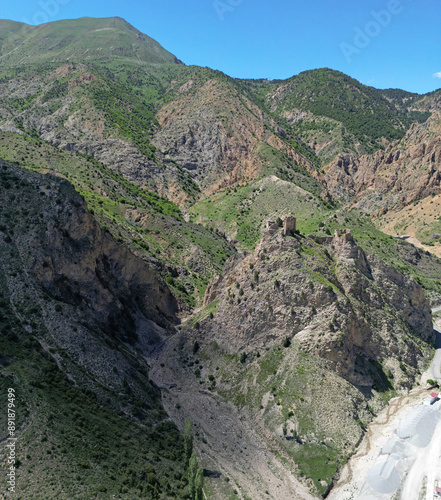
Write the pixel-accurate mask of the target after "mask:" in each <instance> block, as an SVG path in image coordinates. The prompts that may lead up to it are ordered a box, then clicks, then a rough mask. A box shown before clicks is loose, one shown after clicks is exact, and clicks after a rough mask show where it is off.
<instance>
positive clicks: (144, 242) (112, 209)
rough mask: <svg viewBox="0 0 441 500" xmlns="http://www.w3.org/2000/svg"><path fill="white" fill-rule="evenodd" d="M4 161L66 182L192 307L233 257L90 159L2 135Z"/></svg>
mask: <svg viewBox="0 0 441 500" xmlns="http://www.w3.org/2000/svg"><path fill="white" fill-rule="evenodd" d="M0 158H4V159H5V160H8V161H12V162H16V163H17V164H19V165H20V166H23V167H25V168H27V169H29V170H33V171H37V172H51V173H52V172H55V173H57V174H60V175H62V176H63V177H65V178H66V179H68V180H69V181H70V182H71V183H72V184H73V185H74V186H75V188H76V189H77V191H78V192H79V193H80V194H81V195H82V196H84V198H85V200H86V202H87V204H88V206H89V209H90V210H91V211H92V213H94V215H95V217H96V218H97V220H98V221H99V222H100V224H101V226H102V227H103V228H105V229H106V230H107V231H109V232H110V233H111V234H112V235H113V236H114V237H115V238H116V239H117V240H118V241H120V242H121V243H123V244H126V245H127V246H129V247H130V248H131V249H132V250H133V251H134V252H135V253H137V254H139V255H141V256H143V257H144V258H145V259H147V260H148V261H149V262H150V264H151V265H152V266H154V267H155V268H156V269H158V271H159V273H160V274H161V275H162V276H163V278H164V279H165V280H166V281H167V283H168V284H169V285H170V286H171V287H172V288H173V290H174V292H175V293H176V294H177V295H178V296H179V297H180V298H181V299H182V300H183V301H184V302H186V303H188V304H189V305H191V306H194V305H196V303H197V301H198V300H200V299H201V297H203V294H204V291H205V287H206V285H207V284H208V282H209V281H210V279H211V278H212V277H213V276H214V275H215V274H217V273H218V272H220V271H221V269H222V267H223V264H224V263H225V262H226V260H227V259H228V258H229V257H230V256H231V255H233V254H234V253H235V249H234V248H233V247H232V246H231V244H229V243H228V242H227V241H226V240H225V238H224V237H223V236H222V235H220V234H218V233H216V232H213V231H210V230H208V229H206V228H204V227H202V226H200V225H197V224H193V223H189V222H186V221H185V220H184V219H183V217H182V213H181V211H180V210H179V208H178V207H177V206H176V205H174V204H173V203H171V202H170V201H168V200H166V199H164V198H161V197H159V196H158V195H157V194H155V193H153V192H151V191H147V190H144V189H140V188H139V187H137V186H135V185H133V184H131V183H130V182H128V181H126V180H125V179H124V178H122V177H121V176H120V175H118V174H116V173H115V172H112V171H111V170H109V169H108V168H105V167H104V166H103V165H101V164H100V163H98V162H97V161H96V160H94V159H92V158H89V157H85V156H83V155H81V154H78V153H73V152H69V151H64V150H61V151H60V150H57V149H55V148H54V147H52V146H51V145H49V144H47V143H45V142H43V141H41V140H40V139H36V138H32V137H28V136H19V135H17V134H11V133H0Z"/></svg>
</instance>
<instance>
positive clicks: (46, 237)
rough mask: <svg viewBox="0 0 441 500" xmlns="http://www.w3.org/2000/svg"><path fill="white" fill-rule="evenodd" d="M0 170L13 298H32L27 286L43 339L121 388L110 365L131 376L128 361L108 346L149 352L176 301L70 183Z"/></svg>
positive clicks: (13, 169) (6, 167) (6, 259)
mask: <svg viewBox="0 0 441 500" xmlns="http://www.w3.org/2000/svg"><path fill="white" fill-rule="evenodd" d="M2 165H3V166H2V167H1V168H0V176H1V178H2V184H1V187H0V196H1V198H2V204H1V206H2V211H1V218H2V225H1V227H2V232H1V234H2V236H1V243H0V245H1V248H0V249H1V252H2V255H3V256H4V264H3V265H4V266H5V269H9V270H10V272H11V275H10V276H9V278H8V289H9V293H10V295H11V296H12V297H13V301H14V300H16V301H19V300H24V299H23V294H24V295H26V296H29V293H26V288H29V290H31V291H35V296H34V297H33V299H32V300H34V301H35V302H36V303H37V304H38V305H39V307H41V308H42V315H43V317H44V318H45V320H44V323H45V328H47V329H48V331H50V332H51V335H52V336H53V337H52V339H48V338H46V339H45V341H46V342H48V343H49V345H51V344H50V343H51V342H54V339H55V343H56V344H57V345H58V347H62V348H63V349H66V351H67V352H68V353H69V355H70V356H71V357H72V358H73V359H74V360H75V361H76V362H77V363H78V364H79V365H81V366H83V367H84V368H85V369H86V370H89V371H90V372H91V373H93V374H94V376H96V377H97V378H98V379H101V380H103V381H105V382H106V383H107V384H111V385H115V386H119V385H121V383H122V378H121V375H117V373H116V372H114V371H112V363H116V365H117V366H118V365H119V369H120V370H121V372H122V373H124V372H127V373H129V372H130V371H131V369H132V368H130V362H129V361H128V360H127V358H125V357H124V355H122V354H121V353H120V352H118V351H112V349H109V348H108V347H105V345H106V342H107V343H110V344H112V343H113V342H116V341H123V342H125V343H127V344H131V345H135V344H136V345H138V346H140V347H142V348H143V349H145V350H146V351H147V350H148V349H152V348H153V347H154V346H155V344H156V343H157V342H158V341H159V340H160V339H161V338H162V336H164V335H167V332H171V331H172V330H173V326H172V325H173V322H174V321H175V313H176V311H177V303H176V300H175V298H174V297H173V295H172V294H171V293H170V291H169V290H168V288H167V287H166V285H165V284H163V283H161V282H160V281H159V279H158V278H157V277H156V275H155V273H154V272H153V271H152V270H151V269H150V268H149V267H148V266H147V265H146V263H145V262H144V261H143V260H142V259H140V258H138V257H136V256H135V255H133V254H132V253H131V252H130V251H128V250H127V249H126V248H124V247H121V246H120V245H118V244H117V243H116V242H115V241H114V240H113V238H112V237H111V236H110V235H109V234H108V233H107V232H106V231H104V230H102V229H101V228H100V227H99V226H98V224H97V222H96V221H95V219H94V218H93V217H92V215H91V214H90V213H89V212H88V210H87V207H86V204H85V202H84V200H83V199H82V198H81V196H80V195H78V194H77V193H76V192H75V191H74V189H73V187H72V186H71V185H70V184H69V183H68V182H67V181H65V180H63V179H60V178H57V177H54V176H52V175H45V176H42V175H39V174H34V173H31V172H28V171H26V170H23V169H19V168H17V167H15V166H13V165H10V164H6V163H4V162H2ZM19 197H20V198H19ZM13 200H15V206H14V205H13ZM10 254H11V255H10ZM12 269H13V271H12ZM14 275H15V277H14ZM41 295H43V296H44V297H46V299H47V301H46V302H45V301H44V300H42V299H41V298H40V297H41ZM29 300H30V299H29ZM51 301H53V302H51ZM55 304H56V306H55ZM31 330H32V328H31ZM91 332H93V335H91ZM98 339H101V341H99V340H98ZM103 342H104V343H103ZM81 345H83V348H82V347H81ZM84 345H87V346H88V350H89V353H93V355H88V354H87V353H86V352H84ZM112 360H113V361H112ZM116 360H119V361H118V362H117V361H116Z"/></svg>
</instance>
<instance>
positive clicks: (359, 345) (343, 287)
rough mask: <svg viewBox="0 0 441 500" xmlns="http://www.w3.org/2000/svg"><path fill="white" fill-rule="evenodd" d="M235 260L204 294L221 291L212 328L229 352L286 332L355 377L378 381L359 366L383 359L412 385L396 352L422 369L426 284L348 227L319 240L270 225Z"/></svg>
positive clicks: (427, 320)
mask: <svg viewBox="0 0 441 500" xmlns="http://www.w3.org/2000/svg"><path fill="white" fill-rule="evenodd" d="M231 265H232V268H231V269H230V270H227V272H226V273H225V275H224V276H222V277H220V278H218V280H217V281H215V282H214V283H213V284H212V285H211V286H210V287H209V288H208V289H207V292H206V298H205V302H206V303H207V304H208V303H210V302H212V301H213V300H220V307H219V310H218V314H217V315H216V320H215V321H213V322H212V323H207V329H208V332H209V335H210V336H213V337H216V341H218V342H219V343H220V344H223V345H224V347H225V349H227V350H229V351H232V352H234V351H242V350H247V351H257V350H259V349H261V348H262V346H269V345H272V344H273V343H279V342H281V341H282V340H283V338H285V337H287V338H290V339H297V340H300V342H301V344H302V345H303V346H304V347H305V348H306V349H307V350H308V351H310V352H312V353H315V354H317V355H319V356H321V357H322V358H323V359H325V360H326V361H328V362H329V367H330V368H331V369H333V370H336V371H337V372H338V373H339V374H340V375H341V376H342V377H344V378H345V379H347V380H348V381H350V382H351V383H354V384H358V385H364V386H366V387H369V386H372V385H373V384H374V381H373V379H372V377H371V376H370V374H369V373H368V372H366V371H363V370H361V369H360V368H359V366H358V365H359V362H360V358H364V359H365V360H382V361H383V360H384V361H385V363H386V365H387V366H389V365H390V369H391V370H392V371H395V372H396V378H397V380H402V382H403V384H404V385H406V386H408V384H409V383H410V382H411V380H410V382H409V378H408V377H407V376H406V375H404V376H403V374H401V372H400V369H399V367H398V364H397V363H396V359H397V358H400V359H402V360H403V361H404V362H405V363H406V364H408V365H409V366H410V367H411V369H412V370H417V369H418V366H419V363H420V362H421V360H422V359H423V357H424V348H423V347H422V346H423V345H424V344H429V345H430V344H431V342H432V341H433V332H432V322H431V313H430V306H429V304H428V302H427V301H426V299H425V297H424V293H423V290H422V288H421V287H420V286H419V285H418V284H417V283H416V282H415V281H414V280H413V279H412V278H410V277H409V276H406V275H404V274H402V273H400V272H399V271H397V270H396V269H394V268H393V267H391V266H389V265H387V264H385V263H384V262H383V261H381V260H380V259H379V258H377V257H376V256H374V255H368V254H366V253H365V252H364V251H363V250H362V248H361V247H360V246H358V244H357V242H356V241H355V240H354V239H353V237H352V236H351V235H350V233H348V232H344V231H343V232H336V234H335V236H334V237H333V238H328V239H327V242H326V243H325V244H317V243H316V242H314V240H313V239H312V238H311V239H310V238H307V239H303V238H301V237H299V236H296V237H288V238H286V237H283V235H282V232H281V230H279V231H277V230H275V231H268V232H267V233H266V234H265V235H264V238H263V240H262V242H261V243H260V244H259V245H258V246H257V248H256V250H255V252H254V253H253V254H252V255H250V256H248V257H246V258H245V259H244V260H243V261H240V262H239V263H238V264H236V265H234V263H233V262H232V263H231ZM238 325H240V327H238ZM220 331H221V332H223V333H222V335H218V334H216V332H220Z"/></svg>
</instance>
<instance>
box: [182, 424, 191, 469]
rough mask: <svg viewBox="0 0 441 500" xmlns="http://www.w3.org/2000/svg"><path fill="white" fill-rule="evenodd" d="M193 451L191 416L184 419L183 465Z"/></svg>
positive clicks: (187, 461)
mask: <svg viewBox="0 0 441 500" xmlns="http://www.w3.org/2000/svg"><path fill="white" fill-rule="evenodd" d="M192 453H193V422H192V420H191V418H188V419H187V420H186V421H185V426H184V460H185V465H187V464H188V463H189V461H190V458H191V456H192Z"/></svg>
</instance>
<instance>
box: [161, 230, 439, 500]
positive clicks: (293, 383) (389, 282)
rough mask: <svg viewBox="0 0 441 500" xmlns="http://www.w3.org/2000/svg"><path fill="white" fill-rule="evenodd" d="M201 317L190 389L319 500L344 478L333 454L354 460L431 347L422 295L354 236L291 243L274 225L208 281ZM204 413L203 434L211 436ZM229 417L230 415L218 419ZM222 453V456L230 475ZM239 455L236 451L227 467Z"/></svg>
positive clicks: (190, 335)
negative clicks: (296, 473)
mask: <svg viewBox="0 0 441 500" xmlns="http://www.w3.org/2000/svg"><path fill="white" fill-rule="evenodd" d="M204 311H205V312H204ZM198 314H199V318H200V319H199V321H198V323H197V324H196V328H194V329H191V330H187V331H185V332H184V333H183V334H182V336H181V339H180V349H181V350H182V351H181V354H180V356H181V362H182V366H183V367H185V366H188V368H187V370H188V371H187V373H185V368H184V373H185V374H184V375H183V374H182V373H181V375H180V376H181V378H183V379H185V382H183V384H184V386H185V387H184V389H183V390H187V385H190V384H191V381H192V380H193V382H192V384H193V386H196V387H197V388H198V389H199V387H200V385H199V384H203V387H209V389H210V391H211V393H213V394H216V396H217V397H218V398H220V400H221V401H229V402H233V403H234V404H235V406H236V411H239V412H240V413H239V414H240V415H241V416H242V419H244V420H245V421H247V422H250V423H251V426H252V427H253V429H254V432H255V433H257V434H258V436H259V438H258V439H259V440H260V441H261V442H264V443H266V444H265V445H264V446H265V448H267V449H273V448H274V446H276V445H277V446H278V448H277V449H278V450H279V453H280V454H281V456H289V457H291V459H294V461H295V462H296V463H297V465H298V468H299V470H300V472H301V473H303V474H304V475H305V476H307V477H309V478H312V481H313V482H314V485H315V488H316V489H315V490H314V491H316V492H318V493H321V494H323V493H324V492H325V491H326V489H327V486H328V485H329V484H330V483H331V480H332V477H333V475H334V474H335V472H336V470H337V469H338V463H337V462H336V459H335V457H336V456H337V455H338V456H340V457H345V456H347V455H348V454H350V453H352V452H353V451H354V449H355V446H356V445H357V443H358V441H359V439H361V437H362V435H363V429H364V426H365V425H366V424H367V423H368V422H369V421H370V420H371V418H372V413H375V411H377V410H379V409H380V408H382V407H383V406H384V404H385V403H384V399H383V398H386V399H387V397H388V395H391V394H393V392H392V391H393V390H394V389H395V390H400V389H405V388H409V387H411V385H412V384H413V382H414V381H415V379H416V378H417V376H418V374H419V372H420V369H422V366H423V364H424V363H425V362H426V361H427V360H428V358H429V356H430V354H431V352H432V347H431V346H432V342H433V340H434V338H433V329H432V320H431V310H430V306H429V304H428V302H427V301H426V299H425V297H424V294H423V290H422V288H421V287H420V286H419V285H418V284H417V283H416V282H415V281H413V279H411V278H409V277H408V276H405V275H403V274H401V273H400V272H398V271H397V270H395V269H394V268H392V267H391V266H389V265H386V264H385V263H384V262H382V261H381V260H380V259H378V258H377V257H375V256H373V255H370V254H366V253H365V252H364V251H363V250H362V248H361V247H360V246H359V245H358V244H357V242H356V240H355V239H354V238H353V236H352V235H351V234H350V232H349V231H346V230H341V231H336V232H335V235H334V236H333V237H332V236H330V237H323V238H320V237H304V236H301V235H299V234H295V235H294V236H284V235H283V229H281V228H279V227H278V226H277V224H271V223H270V224H269V227H268V229H267V231H266V232H265V234H264V236H263V239H262V240H261V242H260V243H259V244H258V245H257V247H256V249H255V251H254V252H252V253H250V254H248V255H246V256H243V257H242V258H235V259H231V260H230V261H229V263H228V264H227V266H226V268H225V272H224V274H223V275H222V276H219V277H218V278H217V279H216V280H215V281H214V282H212V283H211V285H210V286H209V287H208V289H207V292H206V295H205V309H204V310H203V311H202V312H200V313H198ZM174 356H176V354H174ZM195 366H196V367H197V370H194V367H195ZM193 371H194V374H193ZM198 379H199V380H198ZM208 394H209V393H208ZM213 397H214V396H213ZM194 398H195V400H198V396H197V394H195V395H194ZM178 400H179V405H181V406H183V407H184V408H185V412H184V413H186V414H187V415H192V414H193V413H195V412H194V411H193V410H192V409H191V408H190V407H189V406H188V405H186V404H185V403H183V402H182V398H178ZM172 406H173V405H172V404H170V405H169V408H171V407H172ZM196 406H197V408H198V410H197V415H195V416H194V418H195V421H200V422H201V424H200V429H199V430H200V432H201V433H202V435H203V436H205V435H207V436H210V435H211V434H212V433H214V434H215V433H216V430H215V429H214V428H212V426H211V424H210V422H211V420H210V418H211V417H208V416H207V418H206V419H202V417H201V415H200V413H201V414H204V411H205V410H204V408H201V406H200V405H196ZM218 408H219V411H221V406H219V405H218ZM172 413H176V412H173V411H172ZM232 415H233V413H231V414H228V412H226V410H225V409H224V408H222V419H233V418H237V415H236V416H235V417H233V416H232ZM175 418H177V419H179V418H182V415H180V414H177V415H175ZM216 418H217V417H216ZM216 418H214V421H216ZM213 425H215V424H213ZM218 425H220V424H218ZM229 446H230V444H228V447H229ZM201 449H202V451H204V452H207V450H205V447H204V446H202V448H201ZM228 449H229V448H228ZM284 454H285V455H284ZM310 454H315V455H314V456H315V457H321V458H320V460H323V462H325V463H327V464H329V469H327V472H322V473H321V475H320V476H316V475H315V472H314V470H311V469H308V465H307V463H308V461H309V458H308V457H310ZM225 455H228V453H226V450H224V451H222V450H220V451H219V454H218V456H219V457H222V458H219V460H220V463H221V464H222V465H223V466H226V465H225V461H226V460H227V458H228V456H225ZM241 456H242V455H239V456H238V454H237V451H235V448H234V446H232V447H231V452H230V453H229V460H230V462H231V463H233V464H234V463H237V464H239V463H242V462H241V458H239V457H241ZM243 458H244V459H245V458H246V457H243ZM288 463H291V461H290V460H288ZM331 464H332V465H331ZM249 467H251V468H252V467H253V466H252V465H251V464H250V465H249ZM230 474H234V473H232V472H230ZM253 474H255V475H256V480H255V481H260V479H258V475H259V474H258V472H257V471H255V470H253ZM288 476H289V472H288V470H287V472H286V477H288ZM313 489H314V487H313ZM273 493H274V492H272V493H271V494H272V495H273ZM275 498H276V496H275Z"/></svg>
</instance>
